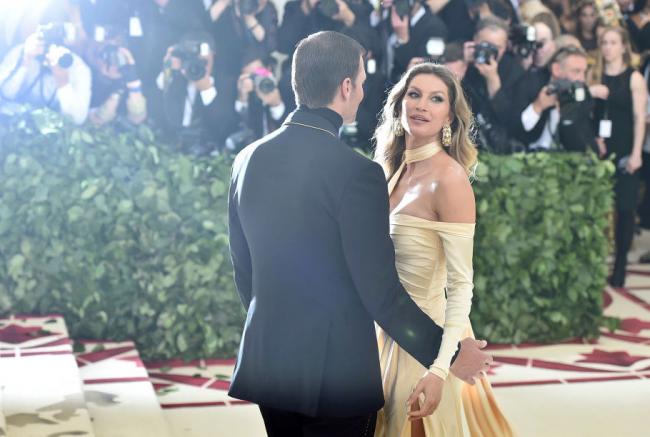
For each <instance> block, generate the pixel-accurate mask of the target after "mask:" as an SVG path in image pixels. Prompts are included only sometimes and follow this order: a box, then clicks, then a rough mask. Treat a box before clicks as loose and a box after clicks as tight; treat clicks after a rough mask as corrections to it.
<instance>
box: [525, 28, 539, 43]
mask: <svg viewBox="0 0 650 437" xmlns="http://www.w3.org/2000/svg"><path fill="white" fill-rule="evenodd" d="M526 40H527V41H537V31H536V30H535V26H528V27H527V28H526Z"/></svg>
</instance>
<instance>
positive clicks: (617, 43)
mask: <svg viewBox="0 0 650 437" xmlns="http://www.w3.org/2000/svg"><path fill="white" fill-rule="evenodd" d="M600 50H601V52H602V54H603V59H604V60H605V62H613V61H617V60H619V59H622V58H623V55H624V54H625V46H624V45H623V39H622V38H621V35H619V34H618V33H617V32H614V31H609V32H605V34H604V35H603V37H602V40H601V43H600Z"/></svg>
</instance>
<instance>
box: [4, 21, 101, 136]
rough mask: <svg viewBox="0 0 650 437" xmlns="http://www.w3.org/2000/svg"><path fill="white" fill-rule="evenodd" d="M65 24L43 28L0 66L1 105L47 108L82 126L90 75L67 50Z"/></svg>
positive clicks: (86, 110)
mask: <svg viewBox="0 0 650 437" xmlns="http://www.w3.org/2000/svg"><path fill="white" fill-rule="evenodd" d="M66 42H67V40H66V33H65V29H64V27H63V25H57V24H49V25H46V26H41V27H39V29H38V30H37V32H36V33H34V34H32V35H30V36H29V37H28V38H27V40H26V41H25V43H24V44H22V45H19V46H17V47H14V48H13V49H12V50H11V51H10V52H9V53H8V54H7V56H6V57H5V58H4V60H3V62H2V64H0V102H1V103H2V106H10V105H11V104H12V103H19V104H21V103H29V104H31V105H34V106H37V107H48V108H51V109H55V110H58V111H59V112H61V113H62V114H64V115H67V116H69V117H70V118H71V119H72V120H73V121H74V122H75V123H77V124H82V123H83V122H84V121H85V120H86V117H87V115H88V106H89V104H90V89H91V73H90V69H89V68H88V66H87V65H86V64H85V63H84V62H83V60H82V59H81V58H80V57H79V56H77V55H76V54H74V53H72V52H71V51H70V50H69V49H67V48H66Z"/></svg>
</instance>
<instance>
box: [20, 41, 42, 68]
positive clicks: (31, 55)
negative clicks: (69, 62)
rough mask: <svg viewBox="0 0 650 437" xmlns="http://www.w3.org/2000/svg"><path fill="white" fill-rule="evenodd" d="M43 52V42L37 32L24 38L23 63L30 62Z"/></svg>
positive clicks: (27, 63)
mask: <svg viewBox="0 0 650 437" xmlns="http://www.w3.org/2000/svg"><path fill="white" fill-rule="evenodd" d="M44 54H45V44H43V40H42V39H41V38H40V37H39V36H38V34H36V33H33V34H31V35H29V36H28V37H27V39H26V40H25V45H24V46H23V65H25V66H27V65H29V64H31V63H32V62H33V61H34V60H35V59H36V58H37V57H38V56H42V55H44Z"/></svg>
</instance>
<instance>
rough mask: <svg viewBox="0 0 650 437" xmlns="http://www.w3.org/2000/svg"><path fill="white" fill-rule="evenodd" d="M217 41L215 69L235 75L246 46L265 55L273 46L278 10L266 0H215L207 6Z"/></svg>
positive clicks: (235, 76)
mask: <svg viewBox="0 0 650 437" xmlns="http://www.w3.org/2000/svg"><path fill="white" fill-rule="evenodd" d="M208 12H209V14H210V19H211V21H212V24H211V26H210V31H211V33H212V35H213V36H214V39H215V41H216V43H217V46H216V53H217V54H218V59H217V69H218V70H219V71H221V72H223V73H225V74H229V75H231V76H232V77H233V78H237V76H238V75H239V72H240V71H241V69H242V67H243V60H242V56H243V54H244V53H246V52H248V51H249V50H258V51H260V52H261V53H264V55H265V56H266V55H268V54H269V53H271V52H272V51H273V50H275V49H276V48H277V45H278V41H277V38H278V36H277V33H278V12H277V10H276V8H275V5H274V4H273V3H272V2H271V1H269V0H216V1H215V2H214V3H213V4H212V6H211V7H210V9H209V11H208Z"/></svg>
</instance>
